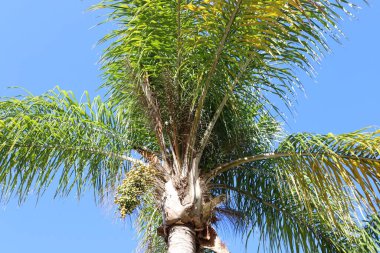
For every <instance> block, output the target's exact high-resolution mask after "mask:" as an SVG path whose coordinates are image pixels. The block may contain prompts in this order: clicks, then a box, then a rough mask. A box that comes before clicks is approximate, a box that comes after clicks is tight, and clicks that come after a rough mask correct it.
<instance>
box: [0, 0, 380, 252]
mask: <svg viewBox="0 0 380 253" xmlns="http://www.w3.org/2000/svg"><path fill="white" fill-rule="evenodd" d="M352 7H355V5H353V4H351V3H349V2H347V1H345V0H337V1H334V2H332V1H328V0H320V1H315V0H300V1H298V0H266V1H263V2H260V1H251V0H213V1H211V0H202V1H198V0H195V1H181V0H178V1H168V0H165V1H164V0H150V1H147V0H104V1H103V2H102V3H100V4H98V5H97V6H95V7H94V9H97V8H106V9H108V10H110V12H109V17H108V19H107V21H111V22H115V23H117V24H118V28H117V29H115V30H114V31H112V32H111V33H110V34H109V35H107V36H105V38H104V39H103V41H108V43H109V46H108V48H107V49H106V50H105V52H104V56H103V59H102V60H103V61H102V64H103V65H102V66H103V73H104V84H103V88H105V89H107V91H108V95H107V98H106V101H105V102H103V101H102V100H101V98H100V97H96V98H95V99H93V100H91V99H90V96H89V95H88V94H87V93H86V94H85V96H84V97H85V99H82V100H80V101H78V100H77V99H76V98H75V96H74V95H73V94H72V93H71V92H69V91H64V90H61V89H59V88H56V89H54V90H51V91H48V92H47V93H45V94H42V95H40V96H33V95H30V94H28V95H26V96H23V97H16V98H5V99H2V100H1V102H0V129H1V131H0V187H1V190H0V192H1V195H0V196H1V199H3V200H7V199H9V198H10V197H12V196H17V197H18V198H19V200H20V202H22V201H24V200H25V199H26V197H27V196H28V194H29V192H30V191H32V190H33V191H34V193H35V194H36V195H37V196H40V195H42V194H43V193H44V191H45V189H46V188H47V187H48V186H49V185H50V183H51V182H52V180H54V179H58V181H59V184H58V188H57V189H56V194H57V195H58V196H65V195H67V194H69V193H70V192H71V191H72V190H76V191H77V193H78V194H81V192H82V191H83V189H84V188H85V187H87V186H91V187H92V188H93V189H94V193H95V196H96V197H97V198H98V199H101V198H104V197H107V196H108V195H109V194H112V192H115V203H116V204H117V205H118V208H119V210H120V215H121V216H122V217H125V216H126V215H131V214H133V213H137V215H138V216H137V224H138V232H139V233H140V234H141V238H140V239H141V245H140V246H141V248H142V250H144V251H145V252H147V253H149V252H166V251H167V252H170V253H173V252H185V253H187V252H216V253H223V252H228V249H227V246H226V245H225V244H224V243H223V242H222V241H221V239H220V238H219V237H218V233H217V230H218V227H220V226H221V225H222V224H225V223H227V222H230V224H231V227H232V229H233V231H236V232H239V233H241V234H243V235H246V236H247V237H250V235H251V234H253V233H258V234H259V235H260V239H261V240H262V241H269V242H270V247H271V248H270V249H271V250H272V251H278V252H284V251H286V252H374V253H375V252H377V251H378V250H379V242H378V238H379V236H378V234H379V231H378V225H377V224H378V223H377V218H376V217H378V216H377V215H378V212H379V204H380V198H379V192H380V190H379V188H380V172H379V171H380V149H379V147H380V131H379V130H372V129H365V130H360V131H356V132H353V133H348V134H340V135H334V134H327V135H321V134H310V133H299V134H291V135H286V134H285V133H284V131H283V130H282V128H281V121H283V118H282V117H281V115H282V110H281V108H283V107H284V106H283V105H285V106H287V107H289V108H290V107H291V103H292V102H293V100H294V99H295V95H296V90H297V89H302V85H301V83H300V82H299V81H298V79H297V76H296V74H297V73H298V71H299V70H303V71H306V72H308V73H312V72H313V69H312V64H313V62H315V61H317V62H318V61H319V59H320V56H321V55H323V54H324V53H325V52H327V51H328V50H329V48H328V45H327V40H326V38H325V37H327V36H329V37H332V38H334V39H336V40H338V39H339V38H338V36H339V35H340V31H339V29H338V28H337V20H338V19H339V18H340V16H341V15H342V11H344V12H346V13H348V14H350V12H349V10H350V8H352ZM279 104H280V105H279ZM367 217H375V218H371V219H370V220H369V221H368V222H365V220H364V219H365V218H367ZM375 221H376V222H375Z"/></svg>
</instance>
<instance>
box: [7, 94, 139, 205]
mask: <svg viewBox="0 0 380 253" xmlns="http://www.w3.org/2000/svg"><path fill="white" fill-rule="evenodd" d="M84 100H85V101H84V102H78V101H77V100H76V98H75V97H74V95H73V94H72V93H71V92H70V91H64V90H61V89H59V88H56V89H54V90H50V91H48V92H47V93H45V94H43V95H40V96H33V95H26V96H21V97H18V98H3V99H2V100H1V101H0V130H1V131H0V156H1V157H2V159H1V160H0V187H1V196H2V198H3V199H7V198H8V197H10V196H11V195H12V194H15V195H17V196H18V198H19V200H20V201H23V200H24V199H25V198H26V196H27V195H28V194H29V193H31V192H33V193H35V194H36V195H37V196H39V195H41V194H42V193H43V192H44V190H45V189H46V187H47V186H49V184H50V183H51V182H52V181H53V180H54V179H58V182H59V185H58V188H57V191H56V194H67V193H69V192H70V191H71V190H72V189H73V188H74V187H76V190H77V193H78V194H80V193H81V192H82V190H83V188H84V187H85V186H86V185H88V184H90V185H91V187H92V188H94V190H95V193H96V194H98V195H99V196H102V194H103V193H105V192H106V191H105V190H107V188H108V187H114V186H115V184H117V182H118V181H119V180H120V177H121V176H122V174H123V173H124V172H125V171H126V170H127V169H128V168H129V164H130V162H136V161H137V160H135V159H133V158H130V157H128V156H129V154H130V152H131V149H132V147H133V144H134V143H133V142H131V143H128V142H127V141H126V140H128V139H129V137H130V133H129V132H128V131H127V130H128V128H127V125H128V122H127V121H126V120H125V119H124V118H123V117H119V116H118V115H117V114H116V113H115V111H114V110H113V109H112V108H111V107H110V106H109V104H106V103H103V102H102V101H101V100H100V98H99V97H96V98H95V99H94V100H93V101H91V100H90V97H89V95H88V94H87V93H85V95H84Z"/></svg>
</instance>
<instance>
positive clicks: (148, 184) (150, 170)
mask: <svg viewBox="0 0 380 253" xmlns="http://www.w3.org/2000/svg"><path fill="white" fill-rule="evenodd" d="M156 174H157V171H156V169H155V168H154V167H153V166H146V165H140V164H139V165H135V166H134V167H133V168H132V169H131V170H130V171H129V172H128V173H127V174H126V175H125V178H124V180H123V182H122V184H121V185H120V186H118V187H117V190H116V196H115V201H114V202H115V204H117V205H118V210H119V212H120V215H121V217H122V218H125V216H127V215H129V214H131V213H132V212H133V211H134V210H135V209H136V207H138V206H139V205H140V204H141V197H142V196H143V195H144V194H145V193H147V192H148V191H149V189H150V188H152V186H153V183H154V179H155V176H156Z"/></svg>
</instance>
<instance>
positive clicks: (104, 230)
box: [0, 0, 380, 253]
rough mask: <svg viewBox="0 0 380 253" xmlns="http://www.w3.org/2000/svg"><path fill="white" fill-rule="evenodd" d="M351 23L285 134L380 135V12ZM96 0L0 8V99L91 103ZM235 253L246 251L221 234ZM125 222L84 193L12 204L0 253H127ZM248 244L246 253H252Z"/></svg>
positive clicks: (0, 215)
mask: <svg viewBox="0 0 380 253" xmlns="http://www.w3.org/2000/svg"><path fill="white" fill-rule="evenodd" d="M371 2H372V3H371V6H370V7H365V8H364V9H363V10H361V11H360V12H359V13H358V14H357V16H358V18H357V19H356V20H353V21H349V20H348V18H345V21H344V22H343V25H342V27H343V30H344V31H345V34H346V36H347V37H348V39H346V40H343V45H337V44H334V43H332V48H333V53H332V54H330V55H328V56H327V57H326V58H325V59H324V60H323V62H322V65H321V66H320V67H317V71H318V73H319V75H318V76H317V78H316V79H315V80H311V79H309V78H303V83H304V85H305V89H306V96H305V95H304V94H302V92H299V93H300V94H299V100H298V105H296V114H295V116H294V117H292V116H289V119H288V126H287V129H288V131H289V132H298V131H308V132H319V133H328V132H333V133H343V132H348V131H353V130H356V129H360V128H363V127H366V126H380V112H379V108H380V78H379V76H380V63H379V60H380V47H379V45H380V4H379V2H378V1H374V0H373V1H371ZM94 3H96V1H94V0H83V1H80V0H71V1H51V0H37V1H30V0H18V1H2V3H1V7H0V96H11V95H15V94H17V93H20V92H19V91H17V92H16V91H14V90H9V89H7V88H6V87H8V86H22V87H25V88H27V89H28V90H30V91H31V92H33V93H34V94H40V93H42V92H44V91H46V90H48V89H50V88H53V87H54V86H56V85H59V86H61V88H63V89H70V90H73V91H74V92H75V93H76V94H78V96H80V95H81V94H82V92H83V91H84V90H89V91H90V92H91V94H93V95H96V94H97V93H99V92H98V91H96V89H97V87H98V86H99V84H100V83H101V80H100V78H99V75H100V72H99V65H97V61H98V59H99V57H100V55H101V47H95V44H96V42H97V40H98V39H100V38H101V36H102V35H104V34H105V33H106V32H107V31H108V30H109V29H110V27H109V26H108V27H107V26H104V27H96V28H93V29H90V28H91V27H93V26H94V25H95V24H97V23H98V22H100V21H101V20H102V18H101V17H100V18H99V15H101V13H92V12H86V11H85V10H86V9H87V8H88V7H89V6H90V5H92V4H94ZM222 236H224V237H225V238H226V237H228V238H227V239H226V241H227V243H228V244H229V246H230V248H231V251H232V252H243V251H244V244H243V243H242V241H241V240H240V239H239V238H235V239H233V237H232V236H230V235H228V233H223V234H222ZM135 238H136V236H135V234H134V232H133V229H132V226H131V222H130V221H128V220H127V221H126V222H122V221H120V220H118V219H117V215H116V214H115V213H114V212H113V211H112V210H111V205H110V204H105V205H104V206H100V207H99V206H95V204H94V201H93V199H92V195H91V193H90V192H88V194H85V195H84V196H83V198H82V199H81V201H77V199H76V196H74V194H73V195H70V196H69V197H68V198H66V199H55V200H54V199H53V198H52V191H48V192H47V194H46V195H45V196H44V197H43V198H42V199H41V200H40V201H39V202H38V204H37V205H36V200H35V198H33V196H32V197H31V198H30V199H29V200H28V201H27V202H26V203H25V204H23V205H22V206H20V207H19V206H18V205H17V201H16V200H12V201H11V202H10V203H8V204H7V205H3V206H0V252H4V253H21V252H30V253H34V252H38V253H48V252H49V253H50V252H55V253H67V252H70V253H83V252H91V253H103V252H132V251H133V249H134V247H135V245H136V241H135ZM253 249H254V244H252V245H250V246H249V251H250V252H254V250H253Z"/></svg>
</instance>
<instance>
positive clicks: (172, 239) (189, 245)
mask: <svg viewBox="0 0 380 253" xmlns="http://www.w3.org/2000/svg"><path fill="white" fill-rule="evenodd" d="M196 248H197V247H196V242H195V231H194V229H192V228H190V227H189V226H186V225H174V226H172V227H171V228H170V230H169V237H168V253H196Z"/></svg>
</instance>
